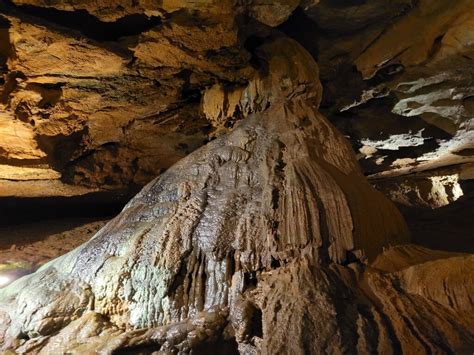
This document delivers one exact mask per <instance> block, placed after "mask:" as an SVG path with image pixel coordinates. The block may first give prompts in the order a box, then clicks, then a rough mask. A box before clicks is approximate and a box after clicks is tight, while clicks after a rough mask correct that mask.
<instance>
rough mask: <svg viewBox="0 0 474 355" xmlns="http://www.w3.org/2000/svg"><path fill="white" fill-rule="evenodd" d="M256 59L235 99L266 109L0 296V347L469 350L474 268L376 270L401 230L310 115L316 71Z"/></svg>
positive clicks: (286, 47)
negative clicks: (255, 100) (251, 96)
mask: <svg viewBox="0 0 474 355" xmlns="http://www.w3.org/2000/svg"><path fill="white" fill-rule="evenodd" d="M258 53H259V55H260V59H261V61H263V62H264V63H265V64H266V65H265V68H267V70H266V71H265V72H262V73H260V74H258V75H256V77H254V78H253V79H252V81H251V84H250V85H249V87H247V88H243V92H247V91H248V90H250V89H249V88H254V89H255V92H257V93H263V92H266V93H267V94H266V95H265V98H266V99H267V100H268V101H269V102H271V104H270V105H269V106H265V107H264V108H263V110H262V111H261V112H260V113H257V114H253V115H251V116H249V117H248V118H247V119H245V120H242V121H240V123H238V124H237V125H236V127H235V128H234V129H233V130H232V131H231V132H230V133H227V134H224V135H221V136H220V137H218V138H216V139H215V140H214V141H212V142H211V143H209V144H207V145H206V146H204V147H202V148H200V149H198V150H196V151H195V152H194V153H191V154H190V155H189V156H187V157H186V158H184V159H182V160H181V161H179V162H178V163H177V164H175V165H174V166H173V167H171V168H170V169H168V170H167V171H166V172H165V173H163V174H162V175H160V176H159V177H158V178H156V179H155V180H153V181H152V182H151V183H149V184H148V185H147V186H146V187H145V188H144V189H143V190H142V191H141V192H140V193H139V194H138V195H137V196H136V197H135V198H134V199H132V200H131V201H130V202H129V203H128V204H127V206H126V207H125V208H124V210H123V211H122V213H121V214H120V215H119V216H117V217H116V218H115V219H113V220H112V221H111V222H109V223H108V224H107V225H106V226H105V227H104V228H103V229H101V230H100V231H99V232H98V233H97V234H96V235H95V237H94V238H93V239H92V240H91V241H89V242H88V243H86V244H84V245H83V246H81V247H79V248H77V249H75V250H73V251H72V252H70V253H68V254H66V255H64V256H62V257H60V258H58V259H56V260H54V261H52V262H50V263H48V264H46V265H45V266H43V267H42V268H41V269H40V270H38V271H37V272H36V273H35V274H33V275H31V276H28V277H25V278H23V279H20V280H18V281H16V282H15V283H13V284H12V285H10V286H9V287H7V288H5V289H3V290H1V291H0V310H1V311H0V317H1V318H0V319H1V327H0V339H1V340H2V343H3V348H4V349H15V350H16V351H18V352H30V353H31V352H39V353H45V354H48V353H51V352H76V353H86V352H88V351H98V352H103V353H111V352H113V351H117V350H122V351H127V350H128V351H131V352H133V351H135V352H137V351H144V352H150V353H151V352H152V351H168V352H183V353H184V352H189V351H193V352H197V353H199V352H200V351H202V352H205V351H206V349H207V350H208V351H209V349H212V351H214V352H216V351H219V350H221V351H225V352H226V353H232V352H240V353H243V354H253V353H265V354H266V353H271V354H273V353H291V354H303V353H341V352H348V353H357V352H359V353H367V352H380V353H399V352H408V353H410V352H412V353H432V352H440V353H441V352H466V351H468V350H469V349H472V346H473V344H474V335H473V334H472V329H473V325H474V318H473V317H472V316H471V314H473V313H472V300H471V298H470V297H469V294H470V293H472V286H473V285H472V282H470V281H469V278H468V275H470V273H471V270H472V267H470V265H471V264H472V257H470V256H466V255H464V254H449V253H446V254H447V255H446V254H441V255H438V254H436V253H435V254H433V253H432V252H430V251H426V250H425V249H417V248H414V247H410V246H401V247H398V248H395V249H390V250H387V251H386V252H385V253H384V254H383V255H382V256H379V257H378V258H377V255H379V254H380V253H381V252H382V251H383V250H384V248H390V247H391V246H394V245H398V244H405V243H407V242H408V241H409V238H408V236H407V230H406V227H405V224H404V222H403V220H402V218H401V216H400V214H399V212H398V211H397V210H396V209H395V208H394V206H393V205H392V204H391V203H390V202H389V201H388V200H387V199H386V198H384V197H383V196H382V195H381V194H380V193H379V192H377V191H376V190H374V189H373V188H372V187H371V186H370V185H369V184H368V182H367V181H366V180H365V179H364V177H363V175H362V174H361V173H360V171H359V168H358V166H357V162H356V160H355V157H354V155H353V153H352V151H351V148H350V145H349V144H348V143H347V142H346V140H345V139H344V138H343V137H342V136H341V135H340V134H339V133H338V132H337V131H336V130H335V129H334V127H333V126H332V125H331V124H330V123H329V122H328V121H327V120H326V119H325V118H324V117H323V116H322V115H321V114H320V113H319V112H318V105H319V101H320V97H321V86H320V83H319V80H318V68H317V66H316V64H315V62H314V61H313V59H312V58H311V56H310V55H309V54H308V53H307V52H306V51H305V50H304V49H303V48H302V47H301V46H299V45H298V44H297V43H296V42H294V41H291V40H289V39H285V38H276V39H273V40H271V41H267V43H266V44H264V45H263V46H261V47H260V48H259V51H258ZM267 88H271V92H270V94H269V93H268V92H267V91H266V89H267ZM264 89H265V90H264ZM252 90H253V89H252ZM262 90H263V91H262ZM244 96H245V95H244ZM427 254H428V256H426V255H427ZM407 255H412V256H413V257H411V256H409V257H406V256H407ZM384 258H385V259H384ZM387 259H388V260H387ZM373 260H375V262H374V264H373V266H372V267H371V266H369V265H368V263H369V262H370V261H373ZM394 260H395V261H394ZM448 260H449V265H451V266H452V267H450V268H443V270H444V273H443V275H440V278H438V279H436V282H433V280H432V277H431V276H430V275H431V272H432V271H434V270H438V268H439V267H440V265H441V264H443V263H444V264H445V263H448ZM451 261H452V262H451ZM457 279H459V280H460V282H454V281H447V280H457ZM443 280H445V281H443ZM466 281H467V282H466ZM461 285H462V286H461ZM461 314H462V316H461Z"/></svg>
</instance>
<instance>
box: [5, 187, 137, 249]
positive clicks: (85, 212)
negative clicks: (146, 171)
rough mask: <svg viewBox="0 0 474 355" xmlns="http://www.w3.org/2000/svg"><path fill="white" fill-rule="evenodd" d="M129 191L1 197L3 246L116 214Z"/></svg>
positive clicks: (126, 198) (127, 198)
mask: <svg viewBox="0 0 474 355" xmlns="http://www.w3.org/2000/svg"><path fill="white" fill-rule="evenodd" d="M129 199H130V196H129V195H125V194H123V195H118V194H114V195H112V194H110V193H94V194H88V195H84V196H76V197H47V198H15V197H7V198H0V249H8V248H9V247H10V246H12V245H26V244H29V243H32V242H35V241H38V240H42V239H44V238H47V237H48V236H50V235H52V234H56V233H62V232H65V231H68V230H72V229H74V228H76V227H79V226H82V225H84V224H87V223H91V222H95V221H103V220H108V219H111V218H113V217H114V216H116V215H117V214H118V213H120V211H121V210H122V208H123V207H124V205H125V204H126V203H127V202H128V200H129Z"/></svg>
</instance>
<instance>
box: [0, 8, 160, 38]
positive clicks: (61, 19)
mask: <svg viewBox="0 0 474 355" xmlns="http://www.w3.org/2000/svg"><path fill="white" fill-rule="evenodd" d="M0 12H5V13H12V12H14V13H16V12H19V13H22V14H26V15H29V16H32V17H37V18H41V19H43V20H46V21H48V22H50V23H54V24H56V25H59V26H63V27H67V28H70V29H73V30H75V31H78V32H80V33H81V34H82V35H84V36H86V37H88V38H91V39H94V40H96V41H116V40H118V39H119V38H121V37H126V36H136V35H139V34H140V33H142V32H145V31H148V30H150V29H151V28H153V27H156V26H158V25H160V24H161V22H162V20H161V18H160V17H157V16H151V17H148V16H146V15H142V14H133V15H127V16H124V17H122V18H120V19H118V20H116V21H114V22H103V21H100V20H99V19H98V18H96V17H95V16H93V15H91V14H89V13H88V12H87V11H85V10H76V11H63V10H57V9H54V8H41V7H37V6H31V5H22V6H17V5H14V4H12V2H11V1H10V0H2V2H1V3H0Z"/></svg>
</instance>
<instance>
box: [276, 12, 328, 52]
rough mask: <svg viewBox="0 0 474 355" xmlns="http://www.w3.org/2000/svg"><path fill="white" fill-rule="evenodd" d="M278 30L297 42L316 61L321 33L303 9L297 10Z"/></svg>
mask: <svg viewBox="0 0 474 355" xmlns="http://www.w3.org/2000/svg"><path fill="white" fill-rule="evenodd" d="M278 29H279V30H280V31H282V32H284V33H285V34H286V35H287V36H289V37H291V38H293V39H294V40H296V41H297V42H299V43H300V44H301V45H302V46H303V47H304V48H305V49H306V50H307V51H308V52H309V53H310V54H311V55H312V56H313V58H314V59H315V60H317V59H318V56H319V49H318V45H319V33H320V32H321V31H320V29H319V28H318V25H317V24H316V23H315V22H314V21H313V20H311V19H310V18H309V17H308V16H307V15H306V13H305V12H304V11H303V9H301V8H297V9H296V10H295V11H294V12H293V14H292V15H291V16H290V18H289V19H288V20H287V21H286V22H284V23H283V24H281V25H280V26H279V27H278Z"/></svg>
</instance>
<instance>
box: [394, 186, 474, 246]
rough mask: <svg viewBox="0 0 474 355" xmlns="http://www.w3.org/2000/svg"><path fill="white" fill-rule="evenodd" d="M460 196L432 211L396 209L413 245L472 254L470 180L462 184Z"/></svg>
mask: <svg viewBox="0 0 474 355" xmlns="http://www.w3.org/2000/svg"><path fill="white" fill-rule="evenodd" d="M462 189H463V191H464V196H462V197H461V198H460V199H458V200H457V201H456V202H453V203H451V204H449V205H447V206H444V207H441V208H437V209H434V210H427V209H420V208H410V207H406V206H399V208H400V211H401V212H402V214H403V216H404V217H405V220H406V222H407V224H408V228H409V229H410V231H411V233H412V238H413V242H414V243H416V244H419V245H422V246H424V247H426V248H430V249H437V250H445V251H451V252H457V253H474V225H473V223H472V218H473V217H474V180H467V181H465V182H463V183H462Z"/></svg>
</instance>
